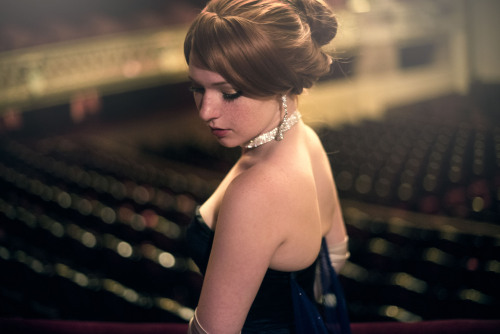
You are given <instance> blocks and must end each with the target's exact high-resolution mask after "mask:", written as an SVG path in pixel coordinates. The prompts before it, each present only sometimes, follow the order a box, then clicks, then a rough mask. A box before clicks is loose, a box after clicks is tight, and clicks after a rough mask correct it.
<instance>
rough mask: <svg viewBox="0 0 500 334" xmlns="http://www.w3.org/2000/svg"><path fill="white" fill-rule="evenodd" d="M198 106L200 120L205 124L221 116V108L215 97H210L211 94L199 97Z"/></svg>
mask: <svg viewBox="0 0 500 334" xmlns="http://www.w3.org/2000/svg"><path fill="white" fill-rule="evenodd" d="M197 105H198V112H199V115H200V118H201V119H202V120H204V121H205V122H209V121H210V120H212V119H214V118H217V117H218V116H219V110H220V108H219V107H218V105H217V101H216V98H215V97H214V96H210V94H207V93H205V94H203V95H202V96H200V97H199V100H198V101H197Z"/></svg>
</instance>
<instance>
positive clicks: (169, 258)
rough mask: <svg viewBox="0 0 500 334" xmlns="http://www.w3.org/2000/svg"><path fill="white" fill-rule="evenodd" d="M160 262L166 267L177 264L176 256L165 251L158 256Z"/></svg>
mask: <svg viewBox="0 0 500 334" xmlns="http://www.w3.org/2000/svg"><path fill="white" fill-rule="evenodd" d="M158 262H159V263H160V264H161V265H162V266H163V267H165V268H172V267H173V266H174V265H175V257H174V256H173V255H172V254H170V253H168V252H163V253H161V254H160V256H158Z"/></svg>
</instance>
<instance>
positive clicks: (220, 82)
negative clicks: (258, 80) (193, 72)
mask: <svg viewBox="0 0 500 334" xmlns="http://www.w3.org/2000/svg"><path fill="white" fill-rule="evenodd" d="M188 78H189V80H191V81H192V82H194V83H196V84H200V83H199V82H198V81H196V80H195V79H193V78H191V77H190V76H188ZM225 85H229V86H231V87H232V86H233V85H231V84H230V83H229V82H227V81H218V82H214V83H212V84H210V86H215V87H217V86H225Z"/></svg>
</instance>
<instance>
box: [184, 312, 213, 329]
mask: <svg viewBox="0 0 500 334" xmlns="http://www.w3.org/2000/svg"><path fill="white" fill-rule="evenodd" d="M187 334H208V332H207V331H206V330H205V329H204V328H203V327H202V326H201V324H200V322H199V321H198V318H197V317H196V310H194V315H193V317H192V318H191V320H189V328H188V332H187Z"/></svg>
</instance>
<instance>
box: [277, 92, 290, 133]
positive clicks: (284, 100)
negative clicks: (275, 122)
mask: <svg viewBox="0 0 500 334" xmlns="http://www.w3.org/2000/svg"><path fill="white" fill-rule="evenodd" d="M281 102H282V106H283V110H285V116H284V117H283V121H282V122H281V123H280V125H279V126H278V132H277V133H276V138H275V140H276V141H280V140H282V139H283V125H284V124H287V121H288V106H287V104H286V94H284V95H283V96H281Z"/></svg>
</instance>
